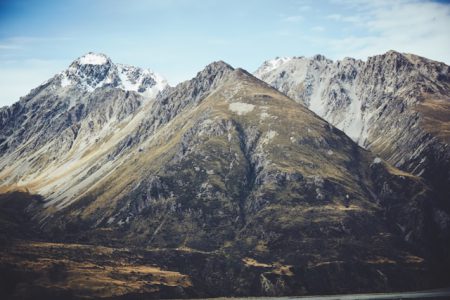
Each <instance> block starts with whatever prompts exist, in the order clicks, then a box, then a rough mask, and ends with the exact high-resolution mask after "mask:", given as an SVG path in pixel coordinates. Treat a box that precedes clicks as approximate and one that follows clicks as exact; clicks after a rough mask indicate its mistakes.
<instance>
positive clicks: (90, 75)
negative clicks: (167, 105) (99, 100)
mask: <svg viewBox="0 0 450 300" xmlns="http://www.w3.org/2000/svg"><path fill="white" fill-rule="evenodd" d="M56 78H57V79H58V81H59V84H58V85H59V86H60V87H63V88H65V87H74V86H76V87H79V88H81V89H83V90H85V91H88V92H92V91H94V90H95V89H96V88H99V87H103V86H111V87H117V88H120V89H123V90H124V91H134V92H137V93H140V94H142V95H144V96H146V97H154V96H156V94H157V93H158V92H159V91H161V90H163V89H164V88H165V87H167V85H168V84H167V81H166V80H165V79H164V78H163V77H162V76H161V75H159V74H156V73H154V72H152V71H150V70H148V69H142V68H138V67H133V66H128V65H122V64H114V63H113V62H112V61H111V59H110V58H109V57H107V56H106V55H104V54H99V53H92V52H90V53H88V54H86V55H84V56H82V57H80V58H78V59H77V60H75V61H74V62H73V63H72V64H71V65H70V66H69V68H68V69H67V70H64V71H63V72H61V73H60V74H58V75H57V76H56Z"/></svg>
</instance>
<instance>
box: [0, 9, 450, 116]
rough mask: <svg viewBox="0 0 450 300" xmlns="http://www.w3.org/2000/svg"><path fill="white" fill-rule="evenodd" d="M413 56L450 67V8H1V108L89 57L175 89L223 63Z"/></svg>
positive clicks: (252, 64)
mask: <svg viewBox="0 0 450 300" xmlns="http://www.w3.org/2000/svg"><path fill="white" fill-rule="evenodd" d="M391 49H393V50H396V51H400V52H408V53H414V54H418V55H421V56H425V57H428V58H431V59H434V60H438V61H442V62H445V63H447V64H450V2H449V1H431V0H429V1H425V0H423V1H418V0H398V1H395V0H324V1H317V0H316V1H314V0H312V1H309V0H226V1H224V0H222V1H219V0H71V1H61V0H0V107H1V106H4V105H11V104H12V103H13V102H16V101H18V100H19V98H20V97H21V96H24V95H26V94H27V93H28V92H29V91H30V90H31V89H32V88H35V87H37V86H38V85H39V84H41V83H43V82H44V81H46V80H47V79H49V78H50V77H52V76H53V75H54V74H56V73H58V72H60V71H62V70H64V69H66V68H67V67H68V66H69V65H70V63H71V62H72V61H73V60H75V59H76V58H78V57H80V56H82V55H83V54H85V53H87V52H90V51H93V52H101V53H104V54H106V55H108V56H109V57H110V58H111V59H112V61H113V62H117V63H124V64H130V65H135V66H139V67H144V68H150V69H151V70H153V71H155V72H157V73H159V74H161V75H163V76H164V77H165V78H167V79H168V81H169V83H170V84H172V85H175V84H176V83H178V82H181V81H183V80H187V79H190V78H192V77H193V76H195V74H196V73H197V72H198V71H200V70H201V69H202V68H203V67H204V66H206V65H207V64H209V63H211V62H213V61H217V60H223V61H225V62H227V63H229V64H231V65H232V66H234V67H241V68H244V69H246V70H248V71H250V72H253V71H255V70H256V69H257V68H258V66H260V65H261V64H262V63H263V62H264V61H265V60H268V59H272V58H274V57H277V56H313V55H315V54H323V55H325V56H327V57H328V58H331V59H334V60H336V59H342V58H344V57H347V56H348V57H355V58H360V59H366V58H367V57H368V56H371V55H376V54H382V53H384V52H386V51H388V50H391Z"/></svg>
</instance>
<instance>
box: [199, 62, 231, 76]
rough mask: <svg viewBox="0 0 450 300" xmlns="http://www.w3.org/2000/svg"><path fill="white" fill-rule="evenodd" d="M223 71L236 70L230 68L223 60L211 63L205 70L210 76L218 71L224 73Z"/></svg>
mask: <svg viewBox="0 0 450 300" xmlns="http://www.w3.org/2000/svg"><path fill="white" fill-rule="evenodd" d="M223 70H229V71H233V70H234V68H233V67H232V66H230V65H229V64H227V63H226V62H224V61H223V60H219V61H214V62H212V63H210V64H209V65H207V66H206V67H205V68H204V69H203V71H206V72H208V73H209V74H211V73H217V72H218V71H223Z"/></svg>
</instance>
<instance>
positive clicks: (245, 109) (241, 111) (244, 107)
mask: <svg viewBox="0 0 450 300" xmlns="http://www.w3.org/2000/svg"><path fill="white" fill-rule="evenodd" d="M254 108H255V106H254V105H253V104H249V103H244V102H234V103H231V104H230V105H229V106H228V109H229V110H231V111H232V112H235V113H237V114H238V115H239V116H242V115H245V114H247V113H249V112H251V111H252V110H253V109H254Z"/></svg>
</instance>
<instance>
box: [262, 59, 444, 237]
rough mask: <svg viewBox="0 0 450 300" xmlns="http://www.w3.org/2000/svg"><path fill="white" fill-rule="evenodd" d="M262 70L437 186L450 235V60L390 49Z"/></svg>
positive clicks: (279, 63) (440, 219)
mask: <svg viewBox="0 0 450 300" xmlns="http://www.w3.org/2000/svg"><path fill="white" fill-rule="evenodd" d="M255 76H257V77H258V78H261V79H262V80H264V81H266V82H267V83H269V84H270V85H272V86H273V87H275V88H277V89H278V90H280V91H282V92H283V93H285V94H287V95H288V96H290V97H292V98H293V99H295V100H296V101H297V102H299V103H302V104H305V105H306V106H307V107H308V108H310V109H311V110H312V111H314V112H315V113H317V114H318V115H319V116H321V117H322V118H324V119H325V120H327V121H329V122H330V123H331V124H333V125H334V126H336V127H337V128H339V129H341V130H343V131H344V132H345V133H346V134H347V135H348V136H350V137H351V138H352V139H353V140H354V141H356V142H358V143H359V144H360V145H361V146H363V147H364V148H366V149H369V150H371V151H372V152H373V153H375V154H377V155H379V156H380V157H382V158H383V159H385V160H387V161H388V162H390V163H391V164H393V165H395V166H396V167H398V168H400V169H401V170H404V171H407V172H410V173H412V174H415V175H417V176H421V177H422V178H424V179H425V180H426V182H427V184H428V185H429V186H430V187H432V188H433V189H434V191H435V192H436V198H437V199H436V208H435V211H434V216H435V218H436V221H437V223H438V224H439V230H441V232H442V234H443V235H446V236H447V238H449V237H450V214H449V213H450V202H449V201H448V200H449V199H450V148H449V142H450V135H449V134H450V67H449V66H447V65H445V64H443V63H440V62H436V61H432V60H429V59H426V58H423V57H419V56H416V55H412V54H402V53H398V52H395V51H389V52H387V53H385V54H383V55H378V56H373V57H369V58H368V60H367V61H365V62H364V61H361V60H355V59H352V58H345V59H343V60H341V61H336V62H333V61H331V60H329V59H326V58H325V57H323V56H320V55H317V56H315V57H312V58H305V57H293V58H277V59H275V60H270V61H267V62H265V63H264V64H263V65H262V66H261V67H260V68H259V69H258V70H257V71H256V72H255ZM449 241H450V240H449Z"/></svg>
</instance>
